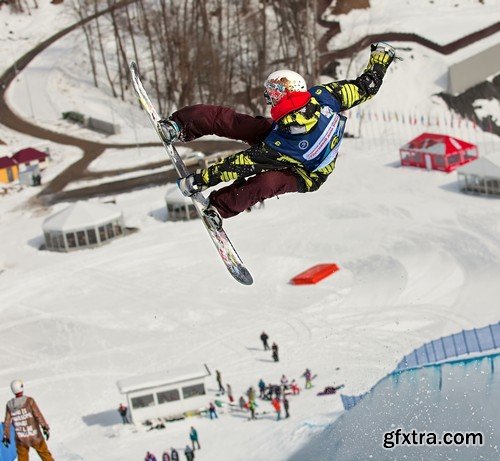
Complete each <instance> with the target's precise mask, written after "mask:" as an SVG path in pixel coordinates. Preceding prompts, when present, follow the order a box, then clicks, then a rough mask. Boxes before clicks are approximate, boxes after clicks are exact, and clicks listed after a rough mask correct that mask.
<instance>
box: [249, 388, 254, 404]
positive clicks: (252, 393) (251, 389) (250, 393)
mask: <svg viewBox="0 0 500 461" xmlns="http://www.w3.org/2000/svg"><path fill="white" fill-rule="evenodd" d="M247 397H248V401H249V402H252V401H254V400H255V389H254V388H253V386H250V387H249V388H248V391H247Z"/></svg>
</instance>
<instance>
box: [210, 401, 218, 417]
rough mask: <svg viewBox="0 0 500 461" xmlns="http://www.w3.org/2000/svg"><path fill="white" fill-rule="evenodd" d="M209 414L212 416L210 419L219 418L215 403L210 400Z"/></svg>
mask: <svg viewBox="0 0 500 461" xmlns="http://www.w3.org/2000/svg"><path fill="white" fill-rule="evenodd" d="M208 416H210V419H214V418H218V416H217V411H216V410H215V405H214V404H213V403H212V402H210V405H209V406H208Z"/></svg>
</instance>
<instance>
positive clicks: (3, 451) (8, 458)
mask: <svg viewBox="0 0 500 461" xmlns="http://www.w3.org/2000/svg"><path fill="white" fill-rule="evenodd" d="M2 436H3V423H0V437H2ZM16 458H17V453H16V440H15V432H14V426H11V427H10V445H9V446H8V448H5V447H4V446H3V444H2V443H0V461H14V460H15V459H16Z"/></svg>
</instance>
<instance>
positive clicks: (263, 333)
mask: <svg viewBox="0 0 500 461" xmlns="http://www.w3.org/2000/svg"><path fill="white" fill-rule="evenodd" d="M268 339H269V336H268V335H267V333H266V332H265V331H263V332H262V334H261V335H260V340H261V341H262V344H263V345H264V350H265V351H268V350H269V344H267V340H268Z"/></svg>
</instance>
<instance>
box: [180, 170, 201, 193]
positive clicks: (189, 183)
mask: <svg viewBox="0 0 500 461" xmlns="http://www.w3.org/2000/svg"><path fill="white" fill-rule="evenodd" d="M177 187H178V188H179V189H180V191H181V193H182V195H184V196H186V197H191V196H192V195H194V194H196V193H197V192H202V191H203V190H204V189H205V187H203V186H199V185H198V184H196V183H195V181H194V174H190V175H188V176H186V177H185V178H179V179H178V180H177Z"/></svg>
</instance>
